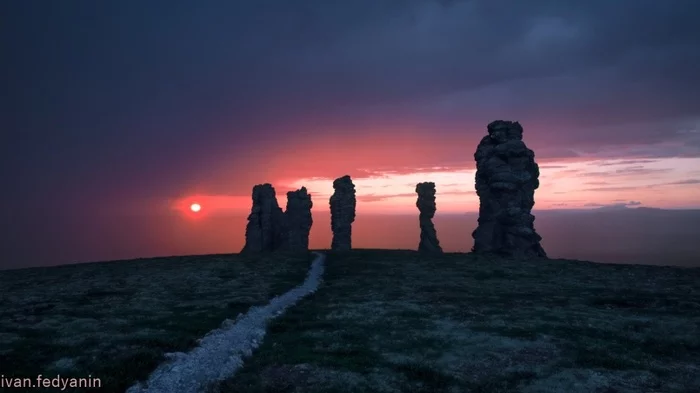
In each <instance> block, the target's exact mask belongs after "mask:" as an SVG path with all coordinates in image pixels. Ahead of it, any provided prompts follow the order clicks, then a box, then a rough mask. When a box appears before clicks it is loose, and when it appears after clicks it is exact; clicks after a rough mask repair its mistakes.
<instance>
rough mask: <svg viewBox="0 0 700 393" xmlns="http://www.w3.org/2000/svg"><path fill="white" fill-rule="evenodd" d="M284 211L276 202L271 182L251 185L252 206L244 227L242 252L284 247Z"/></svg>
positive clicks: (272, 249)
mask: <svg viewBox="0 0 700 393" xmlns="http://www.w3.org/2000/svg"><path fill="white" fill-rule="evenodd" d="M284 226H285V225H284V213H282V209H281V208H280V207H279V205H278V204H277V197H276V196H275V189H274V188H273V187H272V185H271V184H269V183H265V184H258V185H256V186H254V187H253V207H252V208H251V210H250V215H249V216H248V224H247V225H246V229H245V246H244V247H243V250H241V252H242V253H244V252H262V251H275V250H279V249H281V248H284V245H285V242H286V239H285V232H286V230H285V228H284Z"/></svg>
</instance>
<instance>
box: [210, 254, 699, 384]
mask: <svg viewBox="0 0 700 393" xmlns="http://www.w3.org/2000/svg"><path fill="white" fill-rule="evenodd" d="M698 365H700V269H681V268H667V267H652V266H636V265H603V264H595V263H589V262H578V261H566V260H546V261H528V262H523V261H513V260H503V259H489V258H484V257H479V256H476V255H473V254H445V255H442V256H423V255H420V254H418V253H417V252H413V251H388V250H356V251H353V252H350V253H347V254H329V255H328V259H327V268H326V275H325V283H324V285H322V287H321V288H320V289H319V291H318V292H317V293H316V294H315V295H314V296H311V297H309V298H307V299H305V300H302V301H301V302H300V303H299V304H298V305H297V306H296V307H294V308H292V309H290V310H289V311H288V312H287V313H286V314H285V315H284V316H282V317H281V318H280V319H277V320H275V322H273V324H272V325H271V326H270V329H269V331H268V336H267V337H266V339H265V342H264V343H263V345H262V347H261V348H259V350H258V351H257V352H256V354H255V355H254V356H253V357H252V358H251V359H249V361H248V362H247V363H246V365H245V366H244V368H243V369H242V370H241V371H240V372H239V373H238V374H237V375H236V376H235V377H234V378H232V379H230V380H229V381H227V382H226V383H225V384H223V386H221V387H220V389H219V391H221V392H309V393H312V392H426V393H427V392H489V393H497V392H518V391H520V392H539V393H544V392H568V393H579V392H581V393H582V392H606V393H613V392H620V393H622V392H629V393H639V392H685V393H691V392H697V388H698V386H700V373H699V371H700V369H699V368H698Z"/></svg>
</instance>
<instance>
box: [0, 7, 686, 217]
mask: <svg viewBox="0 0 700 393" xmlns="http://www.w3.org/2000/svg"><path fill="white" fill-rule="evenodd" d="M0 7H2V9H1V10H0V11H2V14H3V15H4V16H6V17H5V20H6V22H5V23H3V24H2V26H0V34H2V36H3V37H9V39H8V40H4V41H3V44H2V45H3V46H2V50H3V53H4V54H5V56H4V57H3V59H5V61H3V64H2V66H0V67H2V70H1V71H2V72H3V75H7V76H9V77H7V78H4V79H3V92H5V93H6V95H5V96H3V97H0V99H2V100H3V101H6V102H4V103H6V104H7V105H3V107H4V108H7V112H5V113H2V114H1V115H2V116H0V121H1V122H2V124H0V127H2V129H3V130H9V132H8V133H7V134H6V135H9V136H5V137H4V138H5V140H3V143H2V148H3V152H2V154H0V156H1V157H2V158H0V159H1V160H2V167H3V168H13V170H12V172H9V173H7V174H3V176H4V177H6V178H7V181H6V183H5V184H11V186H10V187H8V188H7V191H6V192H4V195H3V198H11V199H12V200H14V201H18V203H19V202H20V201H23V202H22V203H26V204H30V205H36V204H41V203H44V204H47V203H56V205H61V204H63V203H65V201H67V200H76V199H80V200H81V201H82V202H83V203H85V204H91V203H92V204H93V205H95V206H98V207H99V206H101V205H102V204H104V202H105V201H108V200H111V201H119V200H123V199H128V198H135V197H139V198H146V197H157V196H163V195H165V196H176V195H177V194H179V193H182V192H183V190H191V189H204V190H206V191H211V192H215V191H222V192H223V191H227V192H228V191H231V190H233V189H236V190H237V189H238V188H240V190H248V189H249V188H250V185H251V184H254V183H255V182H258V181H260V180H261V179H267V178H269V177H272V176H273V175H272V174H269V173H267V172H266V170H265V169H264V168H265V167H266V166H267V165H268V163H269V162H270V161H271V157H273V156H275V155H277V154H280V153H279V152H280V151H283V150H284V149H285V148H286V149H293V150H295V152H296V151H297V150H303V149H304V144H305V143H306V142H307V141H309V140H314V139H315V138H317V137H318V136H319V135H332V136H336V137H337V140H336V143H337V145H334V147H333V148H334V149H336V148H337V149H341V148H342V147H343V146H344V144H345V142H347V141H348V140H351V139H354V138H358V137H360V136H368V135H370V136H371V135H374V134H377V133H387V134H389V133H393V134H395V135H394V136H395V137H396V139H400V138H401V137H403V136H405V134H406V133H408V132H409V131H405V130H406V129H408V128H410V127H406V126H407V125H410V126H412V128H414V129H415V130H414V131H410V132H421V133H428V132H429V133H430V135H431V136H432V138H433V140H434V142H433V144H435V145H436V146H438V145H440V146H439V147H440V148H443V149H445V150H446V152H445V153H443V154H442V155H437V154H434V155H432V154H431V155H429V156H427V157H426V158H425V159H424V160H425V161H433V164H434V165H440V166H442V165H452V163H451V162H452V161H455V160H459V159H463V158H464V157H465V156H466V157H467V159H470V155H471V154H472V153H473V148H474V145H475V143H476V142H477V141H478V139H479V138H480V137H481V136H482V135H483V134H484V128H485V124H486V123H488V122H489V121H490V120H493V119H495V118H504V117H505V118H513V119H519V120H522V121H523V124H524V125H525V127H526V138H528V144H529V145H531V146H532V147H533V148H534V149H535V151H536V152H537V157H538V158H541V159H554V158H556V159H563V158H572V159H576V158H581V159H583V158H585V157H591V156H593V157H597V158H605V157H617V158H619V157H636V158H657V157H699V156H700V139H698V133H697V132H696V130H697V125H698V124H700V123H699V122H698V119H699V118H700V112H699V110H698V107H697V102H699V101H700V76H698V74H697V72H696V70H697V69H700V50H698V48H699V47H700V45H698V43H700V24H698V23H696V20H695V15H697V14H698V12H700V3H699V2H697V1H693V0H676V1H673V2H669V1H655V0H629V1H614V2H613V1H604V0H591V1H586V2H579V3H576V4H573V3H570V2H553V1H545V0H533V1H527V2H522V1H517V0H511V1H504V0H473V1H417V0H414V1H410V0H393V1H381V2H380V1H375V0H355V1H340V0H323V1H322V0H308V1H304V2H292V1H283V0H279V1H265V2H261V1H254V0H247V1H236V2H232V1H211V2H205V3H202V4H193V3H192V2H187V1H149V2H147V3H143V4H142V3H139V2H118V1H102V2H91V1H72V2H61V3H60V4H58V3H57V2H41V1H25V0H15V1H5V2H2V5H1V6H0ZM416 130H417V131H416ZM455 135H458V136H459V138H457V139H455V138H454V136H455ZM299 141H300V142H299ZM456 144H458V145H459V146H460V148H459V149H457V148H454V152H453V151H452V150H450V148H452V147H453V146H455V145H456ZM272 145H276V146H272ZM622 145H624V146H625V147H624V148H622V149H620V146H622ZM392 147H393V146H392V144H391V143H389V144H387V145H385V146H384V148H385V149H387V150H391V149H392ZM420 147H421V148H425V147H426V145H425V144H424V145H421V146H420ZM5 150H6V151H5ZM447 150H449V151H447ZM458 156H459V157H458ZM410 157H411V158H415V159H416V160H420V159H421V155H420V154H413V155H410ZM358 159H359V158H358ZM302 161H303V160H301V159H299V160H297V161H296V162H294V163H290V164H288V166H289V167H290V168H291V167H305V166H308V164H304V163H302ZM445 161H447V162H445ZM224 165H225V166H226V167H227V168H234V169H236V168H237V170H234V169H232V170H231V172H230V173H229V172H226V173H213V172H214V169H213V168H217V170H219V171H220V169H219V168H220V167H222V166H224ZM314 165H315V166H316V167H318V166H319V165H317V164H314ZM349 166H350V165H349V164H348V167H349ZM405 166H406V163H401V164H397V167H395V168H393V169H394V170H395V171H398V172H399V173H400V172H401V171H403V169H401V167H405ZM415 166H417V167H425V163H424V162H420V163H416V164H415ZM409 167H410V165H409ZM261 168H262V169H261ZM276 170H280V169H279V166H278V167H277V168H276ZM333 170H334V171H336V172H337V170H336V168H335V167H334V168H333ZM369 170H377V168H370V169H369ZM407 170H410V169H407ZM288 171H289V172H290V173H291V172H292V171H293V169H289V170H288ZM299 171H301V169H300V170H299ZM304 171H305V172H304V173H303V174H304V175H307V173H308V172H310V170H306V169H304ZM321 171H322V172H323V170H321ZM352 171H355V172H354V173H357V174H358V175H361V172H360V169H358V168H354V167H351V168H350V169H348V172H352ZM331 172H332V171H330V170H329V171H328V173H321V174H320V176H329V177H332V176H334V174H333V173H331ZM239 184H240V186H239ZM46 195H51V196H52V198H51V201H55V202H50V201H46V200H45V199H46V197H45V196H46Z"/></svg>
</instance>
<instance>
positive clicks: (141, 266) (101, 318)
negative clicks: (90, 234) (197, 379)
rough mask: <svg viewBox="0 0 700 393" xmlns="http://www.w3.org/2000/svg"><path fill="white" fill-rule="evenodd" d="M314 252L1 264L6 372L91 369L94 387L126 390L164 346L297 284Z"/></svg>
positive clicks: (0, 351)
mask: <svg viewBox="0 0 700 393" xmlns="http://www.w3.org/2000/svg"><path fill="white" fill-rule="evenodd" d="M311 259H312V257H311V256H310V255H308V254H303V255H269V254H268V255H260V256H241V255H205V256H187V257H168V258H151V259H140V260H131V261H114V262H102V263H87V264H78V265H66V266H58V267H49V268H30V269H21V270H6V271H0V374H2V375H3V376H4V377H13V378H16V377H25V376H26V377H30V378H35V377H36V376H37V375H38V374H43V375H44V376H45V377H52V376H55V375H57V374H60V375H61V376H62V377H69V376H74V377H79V378H85V377H87V376H88V375H91V376H92V377H97V378H100V379H101V382H102V388H101V389H96V390H94V391H98V392H123V391H124V390H125V389H126V388H127V387H129V386H130V385H132V384H133V383H134V382H135V381H136V380H139V379H145V378H147V377H148V375H149V374H150V373H151V372H152V371H153V370H154V369H155V368H156V366H157V365H158V364H159V363H161V362H162V361H163V360H164V359H165V358H164V354H165V353H167V352H178V351H187V350H188V349H191V348H193V347H194V346H196V344H197V339H199V338H200V337H202V336H203V335H204V334H206V333H207V332H209V331H210V330H212V329H215V328H217V327H219V326H220V325H221V323H222V322H223V321H224V320H225V319H226V318H231V319H233V318H235V317H236V316H237V315H238V314H239V313H243V312H246V311H247V310H248V309H249V308H250V307H251V306H254V305H261V304H267V302H268V301H269V300H270V299H271V298H273V297H274V296H277V295H280V294H282V293H284V292H286V291H288V290H289V289H291V288H293V287H295V286H297V285H299V283H300V282H302V281H303V280H304V277H305V276H306V272H307V270H308V268H309V262H310V261H311ZM0 391H2V388H0ZM6 391H8V392H18V391H20V390H17V389H13V388H8V389H6ZM28 391H32V392H40V391H41V390H40V389H30V390H28ZM46 391H48V392H55V391H56V389H48V390H46Z"/></svg>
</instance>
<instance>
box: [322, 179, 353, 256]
mask: <svg viewBox="0 0 700 393" xmlns="http://www.w3.org/2000/svg"><path fill="white" fill-rule="evenodd" d="M333 188H334V189H335V192H334V193H333V195H332V196H331V198H330V201H329V202H330V206H331V230H332V231H333V241H332V242H331V249H332V250H335V251H346V250H350V249H351V248H352V223H353V222H354V221H355V207H356V205H357V201H356V200H355V185H354V184H353V183H352V179H351V178H350V176H348V175H345V176H343V177H339V178H337V179H335V180H334V181H333Z"/></svg>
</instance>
